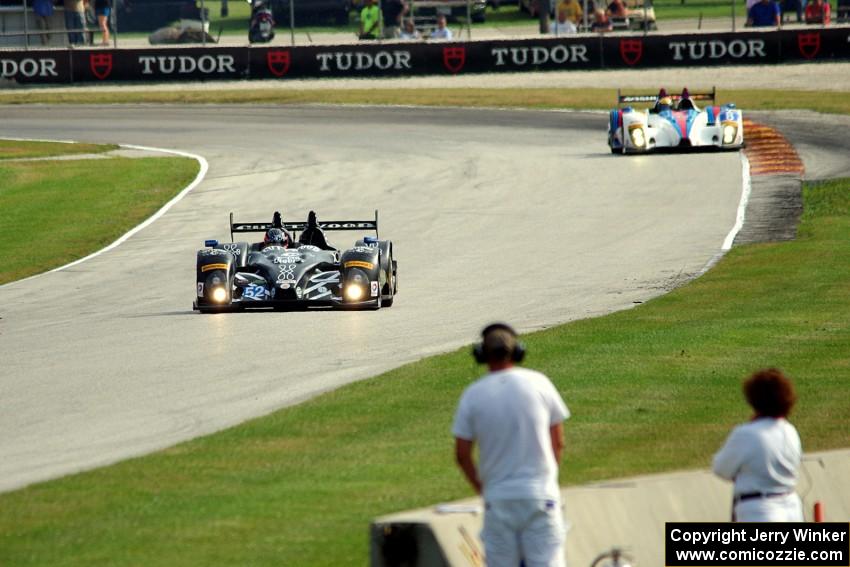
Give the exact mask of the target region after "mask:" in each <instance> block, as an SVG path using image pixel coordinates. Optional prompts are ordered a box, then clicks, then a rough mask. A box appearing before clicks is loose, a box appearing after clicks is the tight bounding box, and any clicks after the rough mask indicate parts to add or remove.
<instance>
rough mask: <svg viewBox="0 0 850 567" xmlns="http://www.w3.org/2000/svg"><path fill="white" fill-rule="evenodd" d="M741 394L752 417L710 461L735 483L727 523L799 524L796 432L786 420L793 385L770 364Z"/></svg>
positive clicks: (798, 459) (718, 473)
mask: <svg viewBox="0 0 850 567" xmlns="http://www.w3.org/2000/svg"><path fill="white" fill-rule="evenodd" d="M744 396H745V397H746V399H747V402H748V403H749V404H750V406H752V408H753V410H754V411H755V415H754V416H753V418H752V420H751V421H749V422H748V423H745V424H743V425H739V426H738V427H736V428H735V429H734V430H733V431H732V433H731V434H730V435H729V438H728V439H727V440H726V443H725V444H724V445H723V448H722V449H720V451H719V452H718V453H717V454H716V455H714V464H713V469H714V473H715V474H716V475H718V476H719V477H721V478H725V479H726V480H731V481H734V483H735V488H734V502H733V509H732V521H737V522H802V521H803V507H802V504H801V502H800V497H799V496H797V493H796V492H794V487H795V486H796V484H797V469H798V468H799V466H800V457H801V453H802V450H801V447H800V436H799V435H798V434H797V430H796V429H795V428H794V426H793V425H791V424H790V423H789V422H788V421H787V420H786V418H787V417H788V414H789V413H790V412H791V408H792V407H793V406H794V402H795V401H796V396H795V394H794V386H793V385H792V384H791V381H790V380H788V378H786V377H785V375H784V374H782V372H780V371H779V370H777V369H775V368H770V369H768V370H760V371H758V372H756V373H755V374H753V375H752V376H750V377H749V378H748V379H747V380H746V381H745V382H744Z"/></svg>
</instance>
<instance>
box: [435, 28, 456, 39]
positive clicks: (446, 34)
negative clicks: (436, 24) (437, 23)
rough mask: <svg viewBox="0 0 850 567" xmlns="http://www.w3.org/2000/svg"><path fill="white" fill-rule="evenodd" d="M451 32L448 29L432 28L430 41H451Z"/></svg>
mask: <svg viewBox="0 0 850 567" xmlns="http://www.w3.org/2000/svg"><path fill="white" fill-rule="evenodd" d="M452 36H453V34H452V30H450V29H449V28H442V29H440V28H434V31H432V32H431V39H452Z"/></svg>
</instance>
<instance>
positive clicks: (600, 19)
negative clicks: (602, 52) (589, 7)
mask: <svg viewBox="0 0 850 567" xmlns="http://www.w3.org/2000/svg"><path fill="white" fill-rule="evenodd" d="M612 29H614V27H613V26H612V25H611V20H609V19H608V16H607V15H606V14H605V10H603V9H601V8H599V9H597V10H596V11H594V12H593V23H592V24H590V31H595V32H599V33H604V32H609V31H611V30H612Z"/></svg>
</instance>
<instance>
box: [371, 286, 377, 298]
mask: <svg viewBox="0 0 850 567" xmlns="http://www.w3.org/2000/svg"><path fill="white" fill-rule="evenodd" d="M372 297H378V282H372Z"/></svg>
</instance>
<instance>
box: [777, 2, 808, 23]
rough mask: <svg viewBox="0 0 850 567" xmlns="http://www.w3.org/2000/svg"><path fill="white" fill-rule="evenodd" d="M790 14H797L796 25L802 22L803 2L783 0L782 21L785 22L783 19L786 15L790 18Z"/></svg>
mask: <svg viewBox="0 0 850 567" xmlns="http://www.w3.org/2000/svg"><path fill="white" fill-rule="evenodd" d="M792 12H796V13H797V23H798V24H799V23H800V22H802V21H803V0H783V1H782V21H783V22H785V21H787V20H786V19H785V16H786V14H787V15H788V16H789V17H790V15H791V13H792Z"/></svg>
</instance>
